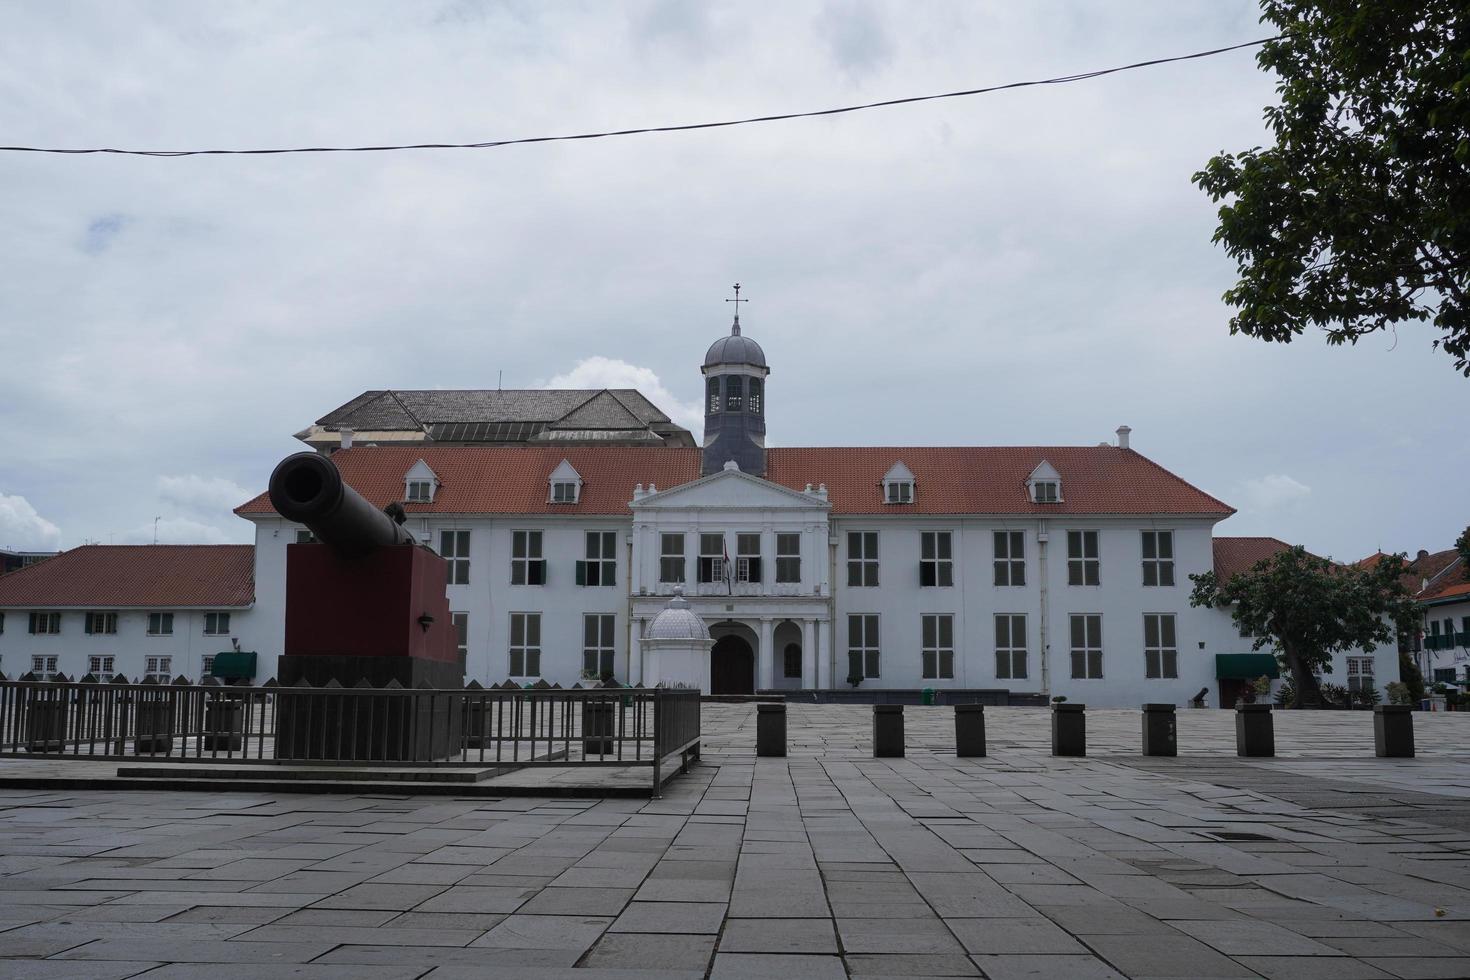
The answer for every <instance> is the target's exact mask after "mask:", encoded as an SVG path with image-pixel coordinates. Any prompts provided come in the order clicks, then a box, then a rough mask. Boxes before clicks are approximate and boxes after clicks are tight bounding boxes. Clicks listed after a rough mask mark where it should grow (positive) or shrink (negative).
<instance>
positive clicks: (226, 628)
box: [204, 611, 230, 636]
mask: <svg viewBox="0 0 1470 980" xmlns="http://www.w3.org/2000/svg"><path fill="white" fill-rule="evenodd" d="M211 624H212V625H213V626H214V629H210V626H211ZM204 635H205V636H229V635H230V614H229V613H227V612H222V611H221V612H207V613H205V614H204Z"/></svg>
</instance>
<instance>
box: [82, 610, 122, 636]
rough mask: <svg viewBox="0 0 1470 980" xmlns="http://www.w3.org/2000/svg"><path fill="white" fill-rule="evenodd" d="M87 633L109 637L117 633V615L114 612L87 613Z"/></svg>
mask: <svg viewBox="0 0 1470 980" xmlns="http://www.w3.org/2000/svg"><path fill="white" fill-rule="evenodd" d="M87 632H88V633H91V634H94V635H96V634H103V635H111V634H113V633H116V632H117V613H115V612H89V613H87Z"/></svg>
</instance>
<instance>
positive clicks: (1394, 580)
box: [1189, 545, 1416, 707]
mask: <svg viewBox="0 0 1470 980" xmlns="http://www.w3.org/2000/svg"><path fill="white" fill-rule="evenodd" d="M1403 570H1404V560H1403V556H1402V555H1391V556H1389V557H1387V558H1384V559H1383V560H1382V561H1379V562H1377V563H1375V564H1374V565H1373V566H1372V567H1371V568H1359V567H1357V566H1353V565H1338V564H1335V563H1333V562H1330V561H1328V560H1327V559H1325V558H1318V557H1317V556H1316V555H1313V554H1309V553H1308V552H1307V550H1306V549H1305V548H1302V547H1301V546H1300V545H1298V546H1296V547H1294V548H1287V549H1284V550H1282V551H1278V552H1277V553H1276V554H1274V555H1272V556H1271V557H1270V558H1265V559H1262V560H1261V561H1259V562H1257V563H1256V564H1255V565H1253V566H1252V567H1251V568H1250V569H1248V570H1247V571H1244V572H1239V573H1237V574H1235V575H1232V576H1231V577H1230V579H1229V580H1228V581H1224V582H1221V581H1220V580H1219V578H1218V576H1216V575H1215V573H1214V572H1213V571H1210V572H1205V573H1204V574H1202V575H1191V576H1189V577H1190V579H1191V581H1193V582H1194V591H1193V592H1192V593H1191V595H1190V597H1189V604H1190V605H1192V606H1215V607H1219V608H1229V609H1230V610H1231V617H1232V618H1233V619H1234V620H1235V624H1236V626H1237V627H1239V628H1240V629H1241V631H1242V632H1243V633H1245V632H1248V633H1252V634H1254V635H1255V636H1256V642H1255V646H1254V648H1253V649H1256V650H1259V649H1261V648H1262V647H1265V646H1273V647H1275V648H1276V649H1277V650H1279V651H1280V655H1281V656H1282V657H1283V658H1284V659H1285V661H1286V666H1287V669H1288V670H1289V671H1290V672H1291V686H1292V690H1293V691H1294V692H1295V701H1294V703H1293V707H1302V706H1304V705H1312V706H1315V705H1318V704H1320V703H1321V701H1322V695H1321V691H1320V689H1319V687H1318V684H1317V678H1316V672H1317V671H1320V670H1323V669H1324V668H1325V669H1330V668H1331V663H1332V655H1333V654H1334V653H1338V652H1344V651H1350V650H1360V649H1361V650H1367V651H1370V652H1371V651H1372V650H1374V649H1375V648H1376V647H1377V646H1378V645H1379V644H1381V643H1389V642H1391V641H1392V640H1393V639H1394V635H1395V630H1396V628H1397V626H1398V624H1400V623H1407V622H1413V621H1414V619H1415V616H1416V607H1415V605H1414V602H1413V600H1412V599H1411V598H1410V597H1409V594H1408V592H1407V591H1406V590H1405V589H1404V587H1403V584H1402V583H1401V582H1400V581H1399V576H1400V575H1401V574H1402V573H1403Z"/></svg>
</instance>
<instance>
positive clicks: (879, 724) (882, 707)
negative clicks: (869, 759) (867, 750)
mask: <svg viewBox="0 0 1470 980" xmlns="http://www.w3.org/2000/svg"><path fill="white" fill-rule="evenodd" d="M873 758H875V759H902V758H903V705H901V704H875V705H873Z"/></svg>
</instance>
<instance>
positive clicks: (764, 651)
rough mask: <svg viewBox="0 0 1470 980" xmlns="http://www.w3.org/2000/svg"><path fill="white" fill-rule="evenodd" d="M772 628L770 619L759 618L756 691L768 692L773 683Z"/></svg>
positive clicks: (773, 653)
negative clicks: (759, 643)
mask: <svg viewBox="0 0 1470 980" xmlns="http://www.w3.org/2000/svg"><path fill="white" fill-rule="evenodd" d="M773 632H774V627H773V626H772V624H771V621H770V619H768V618H765V617H762V618H761V648H760V650H759V651H758V652H757V653H756V658H755V662H756V665H757V666H756V678H757V680H756V690H759V691H769V690H770V689H771V688H772V686H774V682H775V670H776V668H775V651H774V650H772V649H771V643H772V641H771V634H772V633H773Z"/></svg>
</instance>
